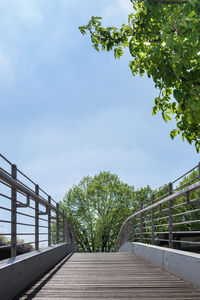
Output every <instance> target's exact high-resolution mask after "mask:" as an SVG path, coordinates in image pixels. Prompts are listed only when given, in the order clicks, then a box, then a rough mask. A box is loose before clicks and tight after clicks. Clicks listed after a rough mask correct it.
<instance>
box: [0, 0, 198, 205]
mask: <svg viewBox="0 0 200 300" xmlns="http://www.w3.org/2000/svg"><path fill="white" fill-rule="evenodd" d="M128 12H131V5H130V3H129V1H128V0H95V1H92V0H85V1H80V0H73V1H69V0H48V1H47V0H29V1H27V0H6V1H5V0H0V37H1V38H0V95H1V106H0V139H1V143H0V152H1V153H2V154H4V155H5V156H6V157H7V158H8V159H9V160H11V161H12V162H15V163H16V164H17V165H18V167H19V168H20V169H22V170H23V171H24V172H25V173H26V174H28V175H29V176H30V177H31V178H33V179H34V180H35V181H36V182H38V183H39V184H40V185H41V187H43V188H44V189H45V190H46V191H47V192H48V193H49V194H51V195H52V197H53V198H54V199H55V200H57V201H59V200H61V199H62V198H63V196H64V194H65V192H66V191H67V190H68V189H69V188H70V187H71V186H72V185H73V184H77V183H78V182H79V181H80V180H81V179H82V178H83V177H84V176H87V175H94V174H97V173H98V172H100V171H102V170H105V171H111V172H113V173H116V174H118V175H119V177H120V179H121V180H123V181H124V182H127V183H129V184H131V185H134V186H135V188H139V187H141V186H145V185H147V184H150V185H151V186H152V187H156V186H159V185H161V184H164V183H166V182H168V181H169V180H170V179H173V178H176V177H177V176H178V175H180V174H182V173H183V172H185V171H186V170H187V169H189V168H192V167H193V166H194V165H195V164H197V163H198V161H199V155H198V154H196V152H195V149H194V147H193V146H191V145H189V144H187V143H186V142H185V143H183V142H182V140H181V138H177V139H175V140H174V141H172V140H171V139H170V137H169V131H170V130H171V129H173V128H174V126H175V124H173V123H167V124H166V123H164V122H163V121H162V120H161V118H160V116H156V117H153V116H152V115H151V111H152V106H153V99H154V97H155V96H157V95H158V91H156V90H155V88H154V84H153V83H152V82H151V80H149V79H147V78H145V77H143V78H140V77H135V78H133V77H132V74H131V71H130V70H129V67H128V62H129V60H130V56H129V55H128V53H126V54H125V55H124V57H123V58H122V59H121V60H120V61H116V60H115V59H114V58H113V54H112V53H100V54H99V53H97V52H96V51H95V50H94V49H93V48H92V46H91V43H90V40H89V37H83V36H82V35H81V34H80V32H79V30H78V26H79V25H82V24H86V23H87V22H88V20H89V18H90V16H92V15H97V16H103V17H104V24H105V25H115V26H117V25H120V24H121V23H124V22H127V14H128Z"/></svg>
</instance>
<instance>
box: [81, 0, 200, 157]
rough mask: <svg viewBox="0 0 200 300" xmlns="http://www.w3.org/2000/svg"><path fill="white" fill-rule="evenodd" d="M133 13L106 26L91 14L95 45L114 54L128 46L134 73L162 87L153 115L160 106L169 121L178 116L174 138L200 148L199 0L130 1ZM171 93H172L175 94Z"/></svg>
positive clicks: (86, 28)
mask: <svg viewBox="0 0 200 300" xmlns="http://www.w3.org/2000/svg"><path fill="white" fill-rule="evenodd" d="M130 1H131V2H132V4H133V13H132V14H130V15H129V16H128V24H127V25H125V24H123V25H122V26H121V28H116V27H107V28H104V27H102V24H101V18H100V17H92V18H91V20H90V21H89V23H88V24H87V25H86V26H80V27H79V29H80V31H81V33H82V34H86V33H87V32H88V31H89V33H90V35H91V40H92V44H93V46H94V48H95V49H96V50H97V51H99V50H100V49H101V50H103V51H111V50H112V51H113V52H114V56H115V58H120V57H121V56H122V55H123V53H124V52H123V51H124V48H128V49H129V51H130V54H131V56H132V58H133V59H132V60H131V61H130V63H129V66H130V68H131V71H132V73H133V75H134V76H135V75H136V74H139V75H140V76H142V75H144V74H145V73H146V74H147V76H148V77H149V78H152V79H153V81H154V83H155V87H156V88H159V89H160V93H159V96H158V97H156V98H155V100H154V107H153V112H152V113H153V115H154V114H156V113H157V112H158V111H161V113H162V117H163V119H164V120H165V122H167V121H168V120H171V117H172V115H174V117H175V120H176V126H177V127H176V129H174V130H172V131H171V133H170V136H171V138H172V139H173V138H174V137H175V136H176V135H177V134H181V135H182V138H183V140H184V139H186V140H187V141H188V142H189V143H190V144H192V143H194V144H195V147H196V150H197V152H199V151H200V44H199V42H200V1H199V0H130ZM172 96H173V97H172Z"/></svg>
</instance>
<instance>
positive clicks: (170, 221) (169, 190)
mask: <svg viewBox="0 0 200 300" xmlns="http://www.w3.org/2000/svg"><path fill="white" fill-rule="evenodd" d="M168 193H169V195H171V194H172V183H171V182H170V183H169V184H168ZM172 205H173V202H172V200H170V201H169V228H168V230H169V248H173V247H174V246H173V242H172V240H173V233H172V231H173V220H172Z"/></svg>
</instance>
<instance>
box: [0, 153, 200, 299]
mask: <svg viewBox="0 0 200 300" xmlns="http://www.w3.org/2000/svg"><path fill="white" fill-rule="evenodd" d="M30 250H31V251H30ZM199 253H200V164H198V165H197V166H195V167H194V168H193V169H191V170H189V171H188V172H187V173H185V174H183V175H182V176H180V177H179V178H178V179H176V180H174V181H172V182H170V183H169V184H168V185H166V186H164V188H163V189H162V190H159V191H158V192H157V193H155V194H153V195H151V197H149V198H148V199H144V200H143V201H142V202H141V203H140V204H139V207H135V210H134V212H133V213H132V215H131V216H130V217H128V218H127V220H125V222H124V224H123V225H122V227H121V229H120V232H119V235H118V237H117V241H116V247H115V252H112V253H78V244H77V240H76V234H75V230H74V229H73V226H72V223H71V221H70V219H69V218H68V216H67V215H66V213H65V209H64V207H62V205H61V204H58V203H56V202H55V201H54V200H53V199H52V197H51V196H50V195H49V194H48V193H46V192H45V191H44V190H43V189H42V188H41V187H40V186H39V185H38V184H36V183H35V182H34V181H33V180H31V179H30V178H29V177H28V176H26V175H25V174H24V173H23V172H22V171H21V170H19V169H18V168H17V166H16V165H15V164H12V163H11V162H10V161H9V160H7V159H6V158H5V157H4V156H3V155H1V154H0V257H1V261H0V299H2V300H7V299H8V300H9V299H33V298H34V299H104V298H106V299H149V300H153V299H200V254H199Z"/></svg>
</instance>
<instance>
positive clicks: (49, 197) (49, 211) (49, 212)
mask: <svg viewBox="0 0 200 300" xmlns="http://www.w3.org/2000/svg"><path fill="white" fill-rule="evenodd" d="M48 203H49V207H48V246H49V247H50V246H51V208H50V205H51V196H48Z"/></svg>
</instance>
